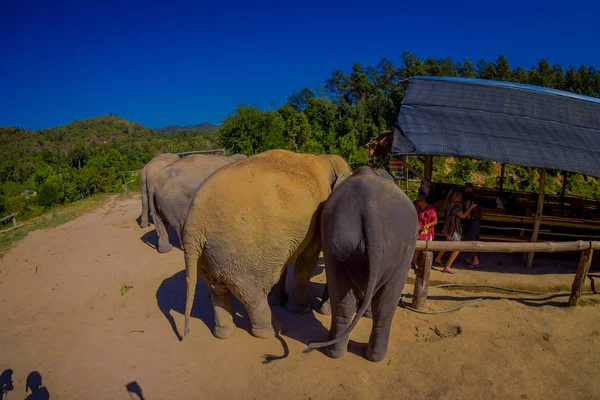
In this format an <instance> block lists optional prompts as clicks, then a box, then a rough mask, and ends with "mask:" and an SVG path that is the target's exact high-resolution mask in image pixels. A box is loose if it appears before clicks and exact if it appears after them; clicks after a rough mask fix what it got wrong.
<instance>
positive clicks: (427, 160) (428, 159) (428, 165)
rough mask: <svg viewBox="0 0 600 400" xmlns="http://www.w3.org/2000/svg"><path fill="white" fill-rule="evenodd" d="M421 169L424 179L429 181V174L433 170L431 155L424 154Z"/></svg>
mask: <svg viewBox="0 0 600 400" xmlns="http://www.w3.org/2000/svg"><path fill="white" fill-rule="evenodd" d="M423 171H424V174H423V175H424V177H425V179H427V180H428V181H429V182H431V175H432V172H433V156H425V168H424V170H423Z"/></svg>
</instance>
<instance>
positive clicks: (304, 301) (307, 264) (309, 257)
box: [287, 234, 321, 313]
mask: <svg viewBox="0 0 600 400" xmlns="http://www.w3.org/2000/svg"><path fill="white" fill-rule="evenodd" d="M319 254H321V236H320V235H319V234H316V235H315V236H314V237H313V239H312V240H311V241H310V243H309V244H308V246H306V249H304V251H303V252H302V253H300V255H299V256H298V258H297V259H296V265H295V266H294V288H293V289H292V294H291V295H290V298H289V300H288V303H287V309H288V310H289V311H292V312H294V313H307V312H309V311H310V310H311V306H310V304H309V303H308V285H309V284H310V278H312V275H313V272H314V271H315V268H316V267H317V263H318V262H319Z"/></svg>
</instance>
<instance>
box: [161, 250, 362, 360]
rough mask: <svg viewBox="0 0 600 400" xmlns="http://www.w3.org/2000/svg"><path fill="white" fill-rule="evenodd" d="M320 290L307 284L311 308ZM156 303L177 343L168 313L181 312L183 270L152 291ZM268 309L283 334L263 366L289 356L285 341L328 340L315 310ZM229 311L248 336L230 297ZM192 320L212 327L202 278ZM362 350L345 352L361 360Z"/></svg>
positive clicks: (244, 318) (242, 313)
mask: <svg viewBox="0 0 600 400" xmlns="http://www.w3.org/2000/svg"><path fill="white" fill-rule="evenodd" d="M320 261H321V262H320V265H319V266H317V268H316V270H315V275H316V274H320V273H321V272H322V271H323V266H322V260H320ZM291 276H293V270H292V269H290V271H288V281H289V278H291ZM288 287H289V284H288ZM324 289H325V284H323V283H314V282H313V283H311V285H310V287H309V298H310V299H311V303H312V305H316V304H318V303H319V302H320V298H321V296H322V294H323V291H324ZM288 291H289V289H288ZM156 300H157V304H158V307H159V309H160V310H161V312H162V313H163V315H164V316H165V318H166V319H167V321H168V322H169V324H170V325H171V328H172V329H173V333H174V334H175V335H176V337H177V339H178V340H179V341H181V340H183V338H182V336H181V333H180V331H179V330H178V329H177V325H176V324H175V320H174V318H173V315H172V312H177V313H180V314H183V313H184V311H185V271H180V272H177V273H176V274H174V275H172V276H171V277H169V278H166V279H165V280H163V282H162V283H161V285H160V287H159V288H158V290H157V292H156ZM271 310H272V313H273V317H274V318H275V319H276V320H277V321H279V322H281V324H282V325H283V333H281V334H278V335H277V339H278V340H279V341H280V343H281V345H282V349H283V354H282V355H273V354H267V355H264V356H263V358H264V361H263V363H265V364H267V363H270V362H272V361H275V360H280V359H284V358H286V357H287V356H288V355H289V346H288V344H287V343H286V341H285V339H286V338H290V339H294V340H297V341H299V342H301V343H303V344H305V345H307V344H308V343H309V342H317V341H326V340H327V339H328V336H329V329H328V328H326V327H325V326H323V324H322V323H321V321H319V320H318V319H317V318H316V317H315V311H312V310H311V311H310V312H308V313H306V314H294V313H292V312H290V311H288V310H287V309H286V308H285V307H279V306H272V307H271ZM232 311H233V319H234V323H235V324H236V326H237V327H238V328H240V329H244V330H246V331H247V332H249V333H250V332H251V329H250V321H249V318H248V316H247V314H246V311H245V310H244V307H243V306H242V305H241V304H240V302H239V301H238V300H237V299H236V298H235V297H233V298H232ZM192 318H198V319H200V320H202V322H204V324H205V325H206V327H207V328H208V329H210V330H211V331H212V327H213V325H214V314H213V309H212V303H211V299H210V294H209V292H208V288H207V287H206V284H205V283H204V282H203V281H202V279H198V284H197V286H196V297H195V300H194V307H193V309H192ZM215 340H218V339H215ZM364 347H365V344H360V343H357V342H353V341H350V344H349V346H348V351H349V352H352V353H355V354H357V355H359V356H361V357H363V354H364ZM319 351H321V349H319Z"/></svg>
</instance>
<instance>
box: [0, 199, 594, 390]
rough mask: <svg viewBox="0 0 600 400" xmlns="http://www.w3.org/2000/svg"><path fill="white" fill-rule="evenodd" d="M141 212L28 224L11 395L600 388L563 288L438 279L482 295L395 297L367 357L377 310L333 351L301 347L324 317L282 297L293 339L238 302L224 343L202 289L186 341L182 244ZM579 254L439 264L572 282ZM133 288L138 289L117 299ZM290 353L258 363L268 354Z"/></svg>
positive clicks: (11, 312)
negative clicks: (334, 354) (377, 352)
mask: <svg viewBox="0 0 600 400" xmlns="http://www.w3.org/2000/svg"><path fill="white" fill-rule="evenodd" d="M139 212H140V201H139V197H134V198H130V199H123V200H118V199H116V198H115V199H113V200H112V201H111V202H109V203H108V204H106V205H105V206H104V207H103V208H101V209H99V210H97V211H96V212H93V213H90V214H87V215H84V216H82V217H80V218H78V219H76V220H74V221H71V222H69V223H67V224H65V225H62V226H60V227H58V228H54V229H51V230H47V231H37V232H34V233H32V234H30V235H29V236H28V237H27V238H26V239H24V240H23V241H22V242H20V243H19V244H18V245H17V246H16V247H14V248H13V249H12V250H11V251H10V252H9V253H8V254H6V255H5V256H4V257H3V258H2V260H1V261H0V371H5V370H8V369H10V370H12V371H13V373H12V380H13V383H14V389H13V390H12V391H10V392H8V393H7V397H5V398H7V399H22V398H25V396H26V392H25V382H26V379H27V376H28V375H29V374H30V373H31V372H33V371H38V372H39V374H40V375H41V377H42V385H43V386H45V388H46V389H47V391H48V392H49V393H50V398H53V399H57V398H63V399H74V398H78V399H130V398H133V399H141V398H143V399H147V400H151V399H191V398H197V399H213V398H221V399H280V398H286V399H313V400H317V399H379V398H384V399H387V398H389V399H398V398H401V397H405V398H406V397H407V396H408V398H427V399H597V398H600V380H599V379H598V376H599V374H600V358H599V357H598V349H599V345H600V333H599V332H600V327H598V323H597V319H598V316H599V315H600V308H599V307H598V306H596V305H595V302H589V301H588V305H586V306H582V307H577V308H574V309H571V308H566V307H564V306H565V304H566V301H567V300H568V296H562V295H559V296H551V297H546V298H545V299H543V300H540V299H539V297H536V296H531V295H525V296H517V295H514V294H511V293H500V292H495V293H488V292H482V291H477V292H468V291H462V290H461V291H456V290H453V291H450V290H445V289H432V290H431V291H430V295H431V296H430V300H429V301H428V309H430V310H442V309H446V308H449V307H452V306H455V305H458V304H460V303H462V302H464V301H466V300H468V299H472V298H476V297H484V298H486V300H484V301H481V302H478V303H476V304H473V305H470V306H467V307H465V308H463V309H462V310H460V311H458V312H453V313H448V314H442V315H422V314H416V313H413V312H411V311H408V310H406V309H403V308H400V307H399V308H398V310H397V312H396V318H395V320H394V326H393V332H392V337H391V340H390V344H389V353H388V357H387V358H386V359H385V360H384V361H383V362H381V363H371V362H369V361H367V360H366V359H365V358H364V357H363V355H362V351H363V346H364V343H365V342H366V341H367V340H368V335H369V332H370V324H371V321H370V320H369V319H363V320H362V321H361V322H360V323H359V325H358V326H357V328H356V329H355V330H354V332H352V335H351V344H350V348H349V353H348V354H347V355H346V356H345V357H343V358H341V359H338V360H333V359H330V358H328V357H326V356H325V355H323V354H322V353H320V352H318V351H314V352H312V353H310V354H304V353H303V352H302V350H303V349H304V348H305V343H307V342H308V341H311V340H321V339H325V338H326V336H327V331H328V327H329V320H330V319H329V317H327V316H321V315H319V314H316V313H310V314H305V315H294V314H290V313H288V312H287V311H285V310H283V309H280V308H274V314H275V315H276V317H277V318H278V319H279V320H281V321H282V322H283V323H284V326H285V331H284V334H283V339H282V341H280V340H278V339H277V338H273V339H266V340H263V339H257V338H254V337H252V336H251V335H250V334H249V333H248V327H249V324H248V318H247V316H246V315H245V312H244V311H243V309H242V308H241V307H240V306H239V304H238V305H236V310H237V312H236V323H237V325H238V327H239V329H238V330H237V331H236V332H235V333H234V335H233V336H232V337H231V338H230V339H228V340H225V341H223V340H219V339H216V338H215V337H213V336H212V334H211V332H210V326H212V310H211V307H210V300H209V298H208V294H207V292H206V289H205V288H204V287H203V285H199V288H198V294H197V296H196V303H195V309H194V313H193V316H194V318H193V320H192V326H191V332H190V336H188V337H187V338H186V339H185V340H183V341H180V340H179V336H178V332H182V327H183V315H182V312H183V305H184V287H185V282H184V273H183V271H182V269H183V255H182V252H181V251H180V250H179V249H174V250H173V251H172V252H171V253H168V254H165V255H161V254H158V253H157V252H156V251H155V250H154V249H153V248H151V247H150V246H149V245H148V244H146V243H145V241H150V242H151V243H154V242H155V236H154V231H153V228H152V227H149V228H147V229H141V228H139V226H138V224H137V222H136V218H137V217H138V215H139ZM577 257H578V255H577V254H569V255H562V256H559V257H556V256H555V257H554V258H553V257H542V256H540V257H536V266H535V267H534V268H532V269H529V270H527V269H525V268H523V267H522V266H521V256H520V255H510V256H499V257H498V256H495V257H491V256H487V255H486V256H484V257H483V258H482V260H483V263H484V266H483V267H482V268H481V269H480V270H477V271H467V270H466V269H465V270H462V269H458V270H457V271H458V272H457V274H456V275H453V276H449V275H446V274H441V273H440V272H437V271H434V272H433V273H432V281H433V282H432V284H435V283H437V282H442V281H453V282H463V283H475V282H477V283H488V284H501V285H508V286H512V287H523V288H530V289H534V288H535V289H538V290H553V289H555V288H569V287H570V285H571V282H572V279H573V272H574V270H575V265H576V262H577ZM598 258H600V257H598ZM460 265H461V264H460V263H458V264H457V266H459V267H460ZM597 270H598V263H597V261H596V262H595V264H594V266H593V271H597ZM322 271H323V270H322V268H318V269H317V272H318V273H319V275H316V276H315V277H314V282H315V283H314V285H313V287H312V288H311V289H312V292H313V295H315V296H316V295H319V294H320V293H321V290H322V288H323V286H322V283H323V282H324V274H323V272H322ZM597 276H598V275H597V274H592V278H591V279H590V280H589V281H588V285H589V284H592V283H593V280H594V277H597ZM413 277H414V274H413V273H412V272H411V273H410V277H409V282H408V283H407V285H406V287H405V289H404V292H405V293H406V294H409V293H411V292H412V282H413V279H412V278H413ZM124 284H127V285H130V286H132V287H133V288H132V289H131V290H130V291H129V292H127V293H126V294H124V295H121V293H120V290H119V289H120V288H121V287H122V286H123V285H124ZM598 297H599V296H595V298H598ZM599 300H600V299H599ZM436 327H437V328H439V330H441V331H442V332H456V331H457V327H460V331H461V333H460V334H458V335H456V336H452V335H451V336H449V337H445V338H441V337H439V336H438V335H436V333H435V332H434V329H435V328H436ZM286 349H287V351H286ZM286 353H289V354H287V357H285V358H283V359H280V360H275V361H272V362H270V363H264V361H265V359H264V358H263V355H266V354H272V355H277V356H281V355H284V354H286ZM5 376H6V373H5Z"/></svg>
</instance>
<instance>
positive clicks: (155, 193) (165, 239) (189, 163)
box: [148, 154, 248, 253]
mask: <svg viewBox="0 0 600 400" xmlns="http://www.w3.org/2000/svg"><path fill="white" fill-rule="evenodd" d="M245 158H248V157H247V156H245V155H244V154H234V155H232V156H230V157H223V156H214V155H208V154H192V155H189V156H186V157H183V158H181V159H179V160H177V161H175V162H173V163H171V164H169V165H168V166H166V167H165V168H163V169H161V170H160V171H158V172H157V173H156V174H155V175H154V179H153V183H152V184H151V185H150V186H149V195H148V198H149V201H150V209H151V214H152V219H153V220H154V226H155V227H156V233H157V235H158V251H159V253H167V252H169V251H171V249H173V246H172V245H171V244H170V243H169V234H168V232H167V231H168V229H169V226H170V227H172V228H173V229H174V230H175V232H176V233H177V237H178V238H179V242H180V243H181V229H182V227H183V222H184V221H185V216H186V212H187V207H188V202H189V200H190V198H191V197H192V196H193V195H194V193H196V190H198V187H199V186H200V185H201V184H202V182H204V181H205V180H206V178H208V177H209V176H210V175H211V174H212V173H213V172H215V171H216V170H218V169H219V168H221V167H223V166H225V165H229V164H231V163H234V162H237V161H240V160H243V159H245Z"/></svg>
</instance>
